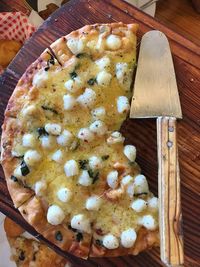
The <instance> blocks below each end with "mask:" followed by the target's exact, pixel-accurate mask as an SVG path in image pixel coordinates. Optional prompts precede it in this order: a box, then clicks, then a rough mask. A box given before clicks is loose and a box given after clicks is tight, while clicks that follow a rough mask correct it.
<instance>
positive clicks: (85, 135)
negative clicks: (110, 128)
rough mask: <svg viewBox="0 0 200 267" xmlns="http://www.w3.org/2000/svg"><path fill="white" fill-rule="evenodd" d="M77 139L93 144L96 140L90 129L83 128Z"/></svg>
mask: <svg viewBox="0 0 200 267" xmlns="http://www.w3.org/2000/svg"><path fill="white" fill-rule="evenodd" d="M77 137H78V138H79V139H80V140H82V141H84V142H87V143H89V142H91V141H93V140H94V134H93V132H91V131H90V130H89V129H88V128H81V129H80V130H79V132H78V135H77Z"/></svg>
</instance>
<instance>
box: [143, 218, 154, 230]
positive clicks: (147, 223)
mask: <svg viewBox="0 0 200 267" xmlns="http://www.w3.org/2000/svg"><path fill="white" fill-rule="evenodd" d="M142 225H143V226H144V227H145V228H146V229H148V230H155V229H156V227H157V223H156V221H155V219H154V218H153V216H152V215H145V216H143V217H142Z"/></svg>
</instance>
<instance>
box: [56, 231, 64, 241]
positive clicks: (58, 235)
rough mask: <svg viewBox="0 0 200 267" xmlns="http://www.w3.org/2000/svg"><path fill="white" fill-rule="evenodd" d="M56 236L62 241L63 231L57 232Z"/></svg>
mask: <svg viewBox="0 0 200 267" xmlns="http://www.w3.org/2000/svg"><path fill="white" fill-rule="evenodd" d="M55 238H56V240H58V241H62V240H63V236H62V233H61V232H60V231H58V232H56V234H55Z"/></svg>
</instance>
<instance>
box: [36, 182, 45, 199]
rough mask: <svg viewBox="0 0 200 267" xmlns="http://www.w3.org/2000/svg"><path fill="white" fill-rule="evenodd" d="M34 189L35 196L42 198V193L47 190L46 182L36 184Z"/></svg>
mask: <svg viewBox="0 0 200 267" xmlns="http://www.w3.org/2000/svg"><path fill="white" fill-rule="evenodd" d="M34 189H35V194H36V195H37V196H41V195H42V193H43V192H44V191H45V190H46V189H47V184H46V182H45V181H38V182H36V183H35V186H34Z"/></svg>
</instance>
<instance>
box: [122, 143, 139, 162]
mask: <svg viewBox="0 0 200 267" xmlns="http://www.w3.org/2000/svg"><path fill="white" fill-rule="evenodd" d="M124 155H125V156H126V157H127V158H128V159H129V160H130V161H131V162H133V161H135V158H136V147H135V146H133V145H126V146H125V147H124Z"/></svg>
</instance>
